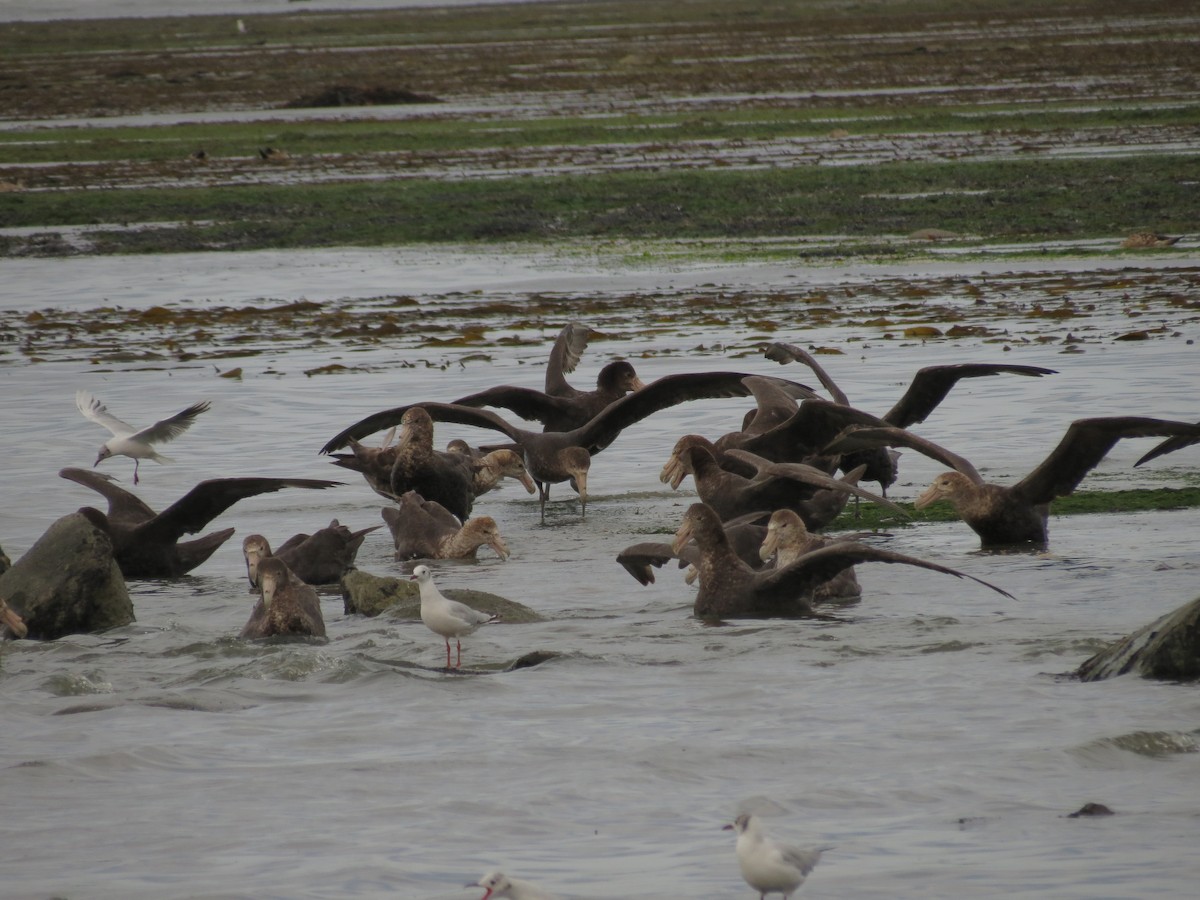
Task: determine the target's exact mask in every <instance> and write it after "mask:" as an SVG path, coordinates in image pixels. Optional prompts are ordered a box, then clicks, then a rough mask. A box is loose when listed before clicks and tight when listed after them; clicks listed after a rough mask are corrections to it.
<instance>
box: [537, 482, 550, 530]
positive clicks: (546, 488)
mask: <svg viewBox="0 0 1200 900" xmlns="http://www.w3.org/2000/svg"><path fill="white" fill-rule="evenodd" d="M537 486H538V500H539V501H541V510H542V524H543V525H545V524H546V501H547V500H549V499H550V485H548V484H542V483H541V482H540V481H539V482H538V483H537Z"/></svg>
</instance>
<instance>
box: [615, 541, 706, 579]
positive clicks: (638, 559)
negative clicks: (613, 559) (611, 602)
mask: <svg viewBox="0 0 1200 900" xmlns="http://www.w3.org/2000/svg"><path fill="white" fill-rule="evenodd" d="M673 559H681V560H684V561H685V562H688V563H692V564H695V563H696V562H697V561H699V559H700V552H699V550H698V549H697V548H696V545H695V543H691V544H688V545H687V546H685V547H684V548H683V549H682V550H681V551H680V552H679V553H676V552H675V551H674V550H672V549H671V545H670V544H659V543H654V542H644V543H641V544H633V545H631V546H629V547H626V548H625V549H624V550H622V551H621V552H620V553H618V554H617V562H619V563H620V564H621V565H622V566H624V567H625V571H626V572H628V573H629V574H630V575H632V576H633V577H634V578H636V579H637V581H638V584H654V569H661V568H662V567H663V566H665V565H666V564H667V563H669V562H670V561H671V560H673Z"/></svg>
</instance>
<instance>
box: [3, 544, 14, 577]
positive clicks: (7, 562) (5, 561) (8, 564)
mask: <svg viewBox="0 0 1200 900" xmlns="http://www.w3.org/2000/svg"><path fill="white" fill-rule="evenodd" d="M11 568H12V560H11V559H9V558H8V554H6V553H5V552H4V549H3V548H2V547H0V575H3V574H4V573H5V572H7V571H8V570H9V569H11Z"/></svg>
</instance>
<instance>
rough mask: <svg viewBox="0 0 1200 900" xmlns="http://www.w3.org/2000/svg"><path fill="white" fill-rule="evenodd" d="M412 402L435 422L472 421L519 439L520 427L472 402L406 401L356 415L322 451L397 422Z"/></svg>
mask: <svg viewBox="0 0 1200 900" xmlns="http://www.w3.org/2000/svg"><path fill="white" fill-rule="evenodd" d="M414 406H421V407H424V409H425V411H426V412H428V413H429V418H431V419H433V420H434V421H435V422H453V423H455V424H457V425H475V426H477V427H479V428H491V429H493V430H495V431H501V432H503V433H504V434H506V435H508V436H509V437H510V438H511V439H512V440H514V441H517V442H518V443H519V442H520V440H521V438H520V434H521V429H519V428H517V427H515V426H513V425H510V424H509V423H508V422H505V421H504V420H503V419H502V418H500V417H499V416H498V415H496V414H495V413H494V412H491V411H489V410H486V409H475V408H474V407H471V406H458V405H456V404H454V403H409V404H407V405H405V406H397V407H394V408H392V409H385V410H383V411H382V412H377V413H372V414H371V415H369V416H367V417H366V418H365V419H359V420H358V421H357V422H355V423H354V424H353V425H351V426H350V427H349V428H347V429H345V430H344V431H342V432H340V433H339V434H336V435H334V436H333V437H332V438H330V439H329V440H328V441H327V442H326V443H325V446H324V447H322V448H321V452H322V453H332V452H333V451H334V450H337V449H339V448H341V447H344V446H346V445H347V444H348V443H350V441H351V440H359V439H361V438H364V437H366V436H367V435H369V434H374V433H375V432H376V431H382V430H383V429H384V428H390V427H391V426H393V425H398V424H400V420H401V419H402V418H404V414H405V413H406V412H408V411H409V410H410V409H412V408H413V407H414Z"/></svg>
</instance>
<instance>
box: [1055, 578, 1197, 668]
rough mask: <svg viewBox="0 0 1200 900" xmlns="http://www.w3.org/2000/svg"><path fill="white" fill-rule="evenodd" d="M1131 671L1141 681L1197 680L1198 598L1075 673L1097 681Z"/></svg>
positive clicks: (1105, 651)
mask: <svg viewBox="0 0 1200 900" xmlns="http://www.w3.org/2000/svg"><path fill="white" fill-rule="evenodd" d="M1128 672H1135V673H1137V674H1138V675H1141V676H1143V677H1145V678H1160V679H1163V680H1168V681H1190V680H1192V679H1195V678H1200V597H1197V598H1196V599H1195V600H1193V601H1192V602H1191V603H1188V604H1187V605H1185V606H1181V607H1180V608H1179V609H1177V610H1175V611H1174V612H1171V613H1167V614H1166V615H1165V616H1163V617H1161V618H1160V619H1157V620H1156V621H1154V622H1151V623H1150V624H1149V625H1147V626H1145V627H1144V628H1142V629H1140V630H1138V631H1135V632H1134V633H1133V634H1131V635H1129V636H1128V637H1126V638H1124V639H1122V640H1120V641H1117V642H1116V643H1115V644H1113V645H1112V646H1111V647H1107V648H1105V649H1104V650H1101V651H1100V652H1099V653H1097V654H1096V655H1095V656H1093V657H1092V658H1091V659H1089V660H1087V661H1086V662H1085V663H1084V664H1083V665H1081V666H1080V667H1079V669H1078V671H1077V672H1076V674H1077V675H1078V676H1079V678H1080V679H1081V680H1083V681H1100V680H1102V679H1105V678H1112V677H1113V676H1116V675H1125V674H1126V673H1128Z"/></svg>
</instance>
